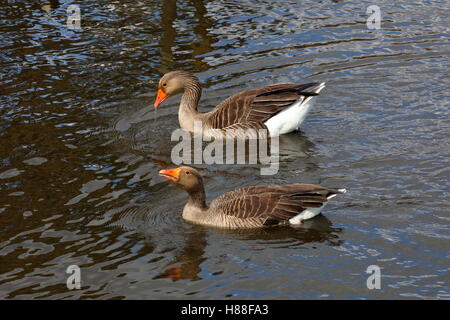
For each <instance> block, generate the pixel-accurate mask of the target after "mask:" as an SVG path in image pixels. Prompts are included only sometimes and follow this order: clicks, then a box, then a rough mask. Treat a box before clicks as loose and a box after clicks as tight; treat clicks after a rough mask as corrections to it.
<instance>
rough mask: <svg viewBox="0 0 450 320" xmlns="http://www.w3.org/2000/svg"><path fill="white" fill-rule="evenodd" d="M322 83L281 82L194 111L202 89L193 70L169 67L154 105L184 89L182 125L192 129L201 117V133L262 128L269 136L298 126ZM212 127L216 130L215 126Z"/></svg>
mask: <svg viewBox="0 0 450 320" xmlns="http://www.w3.org/2000/svg"><path fill="white" fill-rule="evenodd" d="M324 87H325V83H324V82H322V83H317V82H311V83H306V84H295V83H281V84H275V85H269V86H265V87H262V88H259V89H252V90H247V91H242V92H240V93H237V94H235V95H233V96H231V97H229V98H228V99H226V100H224V101H223V102H222V103H220V104H219V105H218V106H217V107H216V108H214V109H213V110H212V111H210V112H207V113H200V112H198V111H197V106H198V102H199V100H200V95H201V92H202V89H201V86H200V82H199V80H198V78H197V77H195V76H194V75H193V74H192V73H190V72H186V71H172V72H169V73H167V74H165V75H164V76H163V77H162V78H161V79H160V80H159V85H158V93H157V97H156V100H155V103H154V106H155V108H157V107H158V106H159V105H160V104H161V103H162V102H163V101H165V100H166V99H167V98H168V97H169V96H172V95H174V94H177V93H180V92H183V95H182V97H181V103H180V107H179V112H178V120H179V122H180V126H181V128H183V129H185V130H187V131H189V132H194V121H201V123H202V135H204V136H213V137H214V136H217V133H218V132H219V134H226V133H229V132H232V131H233V130H232V129H250V128H251V129H256V130H259V129H263V130H264V131H265V132H266V134H267V133H268V134H269V136H270V137H274V136H278V135H281V134H285V133H289V132H291V131H294V130H298V128H299V127H300V125H301V123H302V122H303V120H305V117H306V115H307V114H308V112H309V110H310V109H311V107H312V105H313V104H314V102H315V100H316V99H315V98H316V96H317V95H318V94H319V92H320V91H321V90H322V89H323V88H324ZM214 129H215V130H214Z"/></svg>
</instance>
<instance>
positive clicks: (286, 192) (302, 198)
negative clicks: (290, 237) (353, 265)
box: [210, 184, 343, 226]
mask: <svg viewBox="0 0 450 320" xmlns="http://www.w3.org/2000/svg"><path fill="white" fill-rule="evenodd" d="M339 193H343V192H342V191H341V190H333V189H328V188H324V187H321V186H317V185H312V184H293V185H285V186H253V187H246V188H242V189H237V190H234V191H231V192H228V193H225V194H224V195H222V196H220V197H219V198H217V199H215V200H214V201H213V202H212V203H211V205H210V210H211V212H212V213H214V214H223V215H226V216H228V217H230V219H239V220H240V221H241V224H242V225H243V226H245V224H246V223H248V224H260V225H275V224H279V223H284V222H287V220H289V219H291V218H293V217H294V216H296V215H298V214H300V213H301V212H302V211H303V210H305V209H308V208H320V207H321V206H322V205H323V204H324V203H325V202H326V201H327V200H328V198H329V197H331V196H333V195H335V194H339ZM255 226H256V225H255Z"/></svg>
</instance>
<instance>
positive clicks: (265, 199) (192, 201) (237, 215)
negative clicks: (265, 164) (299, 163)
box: [159, 166, 346, 229]
mask: <svg viewBox="0 0 450 320" xmlns="http://www.w3.org/2000/svg"><path fill="white" fill-rule="evenodd" d="M159 175H160V176H162V177H164V178H167V179H169V180H171V181H173V182H176V183H178V184H179V185H181V186H182V187H183V189H184V190H186V191H187V193H188V194H189V200H188V202H187V204H186V205H185V206H184V209H183V218H184V219H185V220H187V221H190V222H193V223H197V224H202V225H208V226H214V227H222V228H228V229H239V228H258V227H264V226H272V225H284V224H296V225H298V224H301V222H302V220H306V219H311V218H313V217H315V216H316V215H318V214H319V213H320V211H321V210H322V208H323V207H324V206H325V204H326V203H327V201H328V200H329V199H331V198H333V197H334V196H336V195H337V194H341V193H345V192H346V190H345V189H337V190H335V189H328V188H324V187H321V186H318V185H313V184H290V185H283V186H278V185H269V186H252V187H245V188H241V189H237V190H233V191H230V192H227V193H225V194H223V195H222V196H220V197H218V198H217V199H215V200H213V201H212V202H211V203H210V204H209V205H208V204H206V199H205V189H204V187H203V179H202V177H201V176H200V174H199V173H198V171H197V170H195V169H194V168H191V167H188V166H181V167H178V168H174V169H165V170H161V171H160V172H159Z"/></svg>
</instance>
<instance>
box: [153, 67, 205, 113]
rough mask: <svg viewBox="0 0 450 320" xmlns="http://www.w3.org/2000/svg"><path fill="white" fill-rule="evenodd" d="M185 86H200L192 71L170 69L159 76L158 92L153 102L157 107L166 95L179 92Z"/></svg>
mask: <svg viewBox="0 0 450 320" xmlns="http://www.w3.org/2000/svg"><path fill="white" fill-rule="evenodd" d="M187 86H193V87H200V83H199V81H198V79H197V77H195V76H194V75H193V74H192V73H190V72H187V71H171V72H169V73H166V74H165V75H163V76H162V77H161V79H160V80H159V83H158V93H157V96H156V100H155V103H154V106H155V108H157V107H158V106H159V105H160V104H161V103H163V102H164V101H165V100H166V99H167V98H168V97H170V96H172V95H175V94H177V93H181V92H183V91H184V89H185V88H186V87H187Z"/></svg>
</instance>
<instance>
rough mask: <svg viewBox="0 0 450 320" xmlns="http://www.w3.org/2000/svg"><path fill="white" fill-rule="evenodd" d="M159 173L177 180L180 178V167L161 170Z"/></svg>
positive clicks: (174, 180) (171, 179)
mask: <svg viewBox="0 0 450 320" xmlns="http://www.w3.org/2000/svg"><path fill="white" fill-rule="evenodd" d="M159 175H160V176H161V177H164V178H166V179H169V180H170V181H173V182H177V181H178V179H180V168H175V169H166V170H161V171H159Z"/></svg>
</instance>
